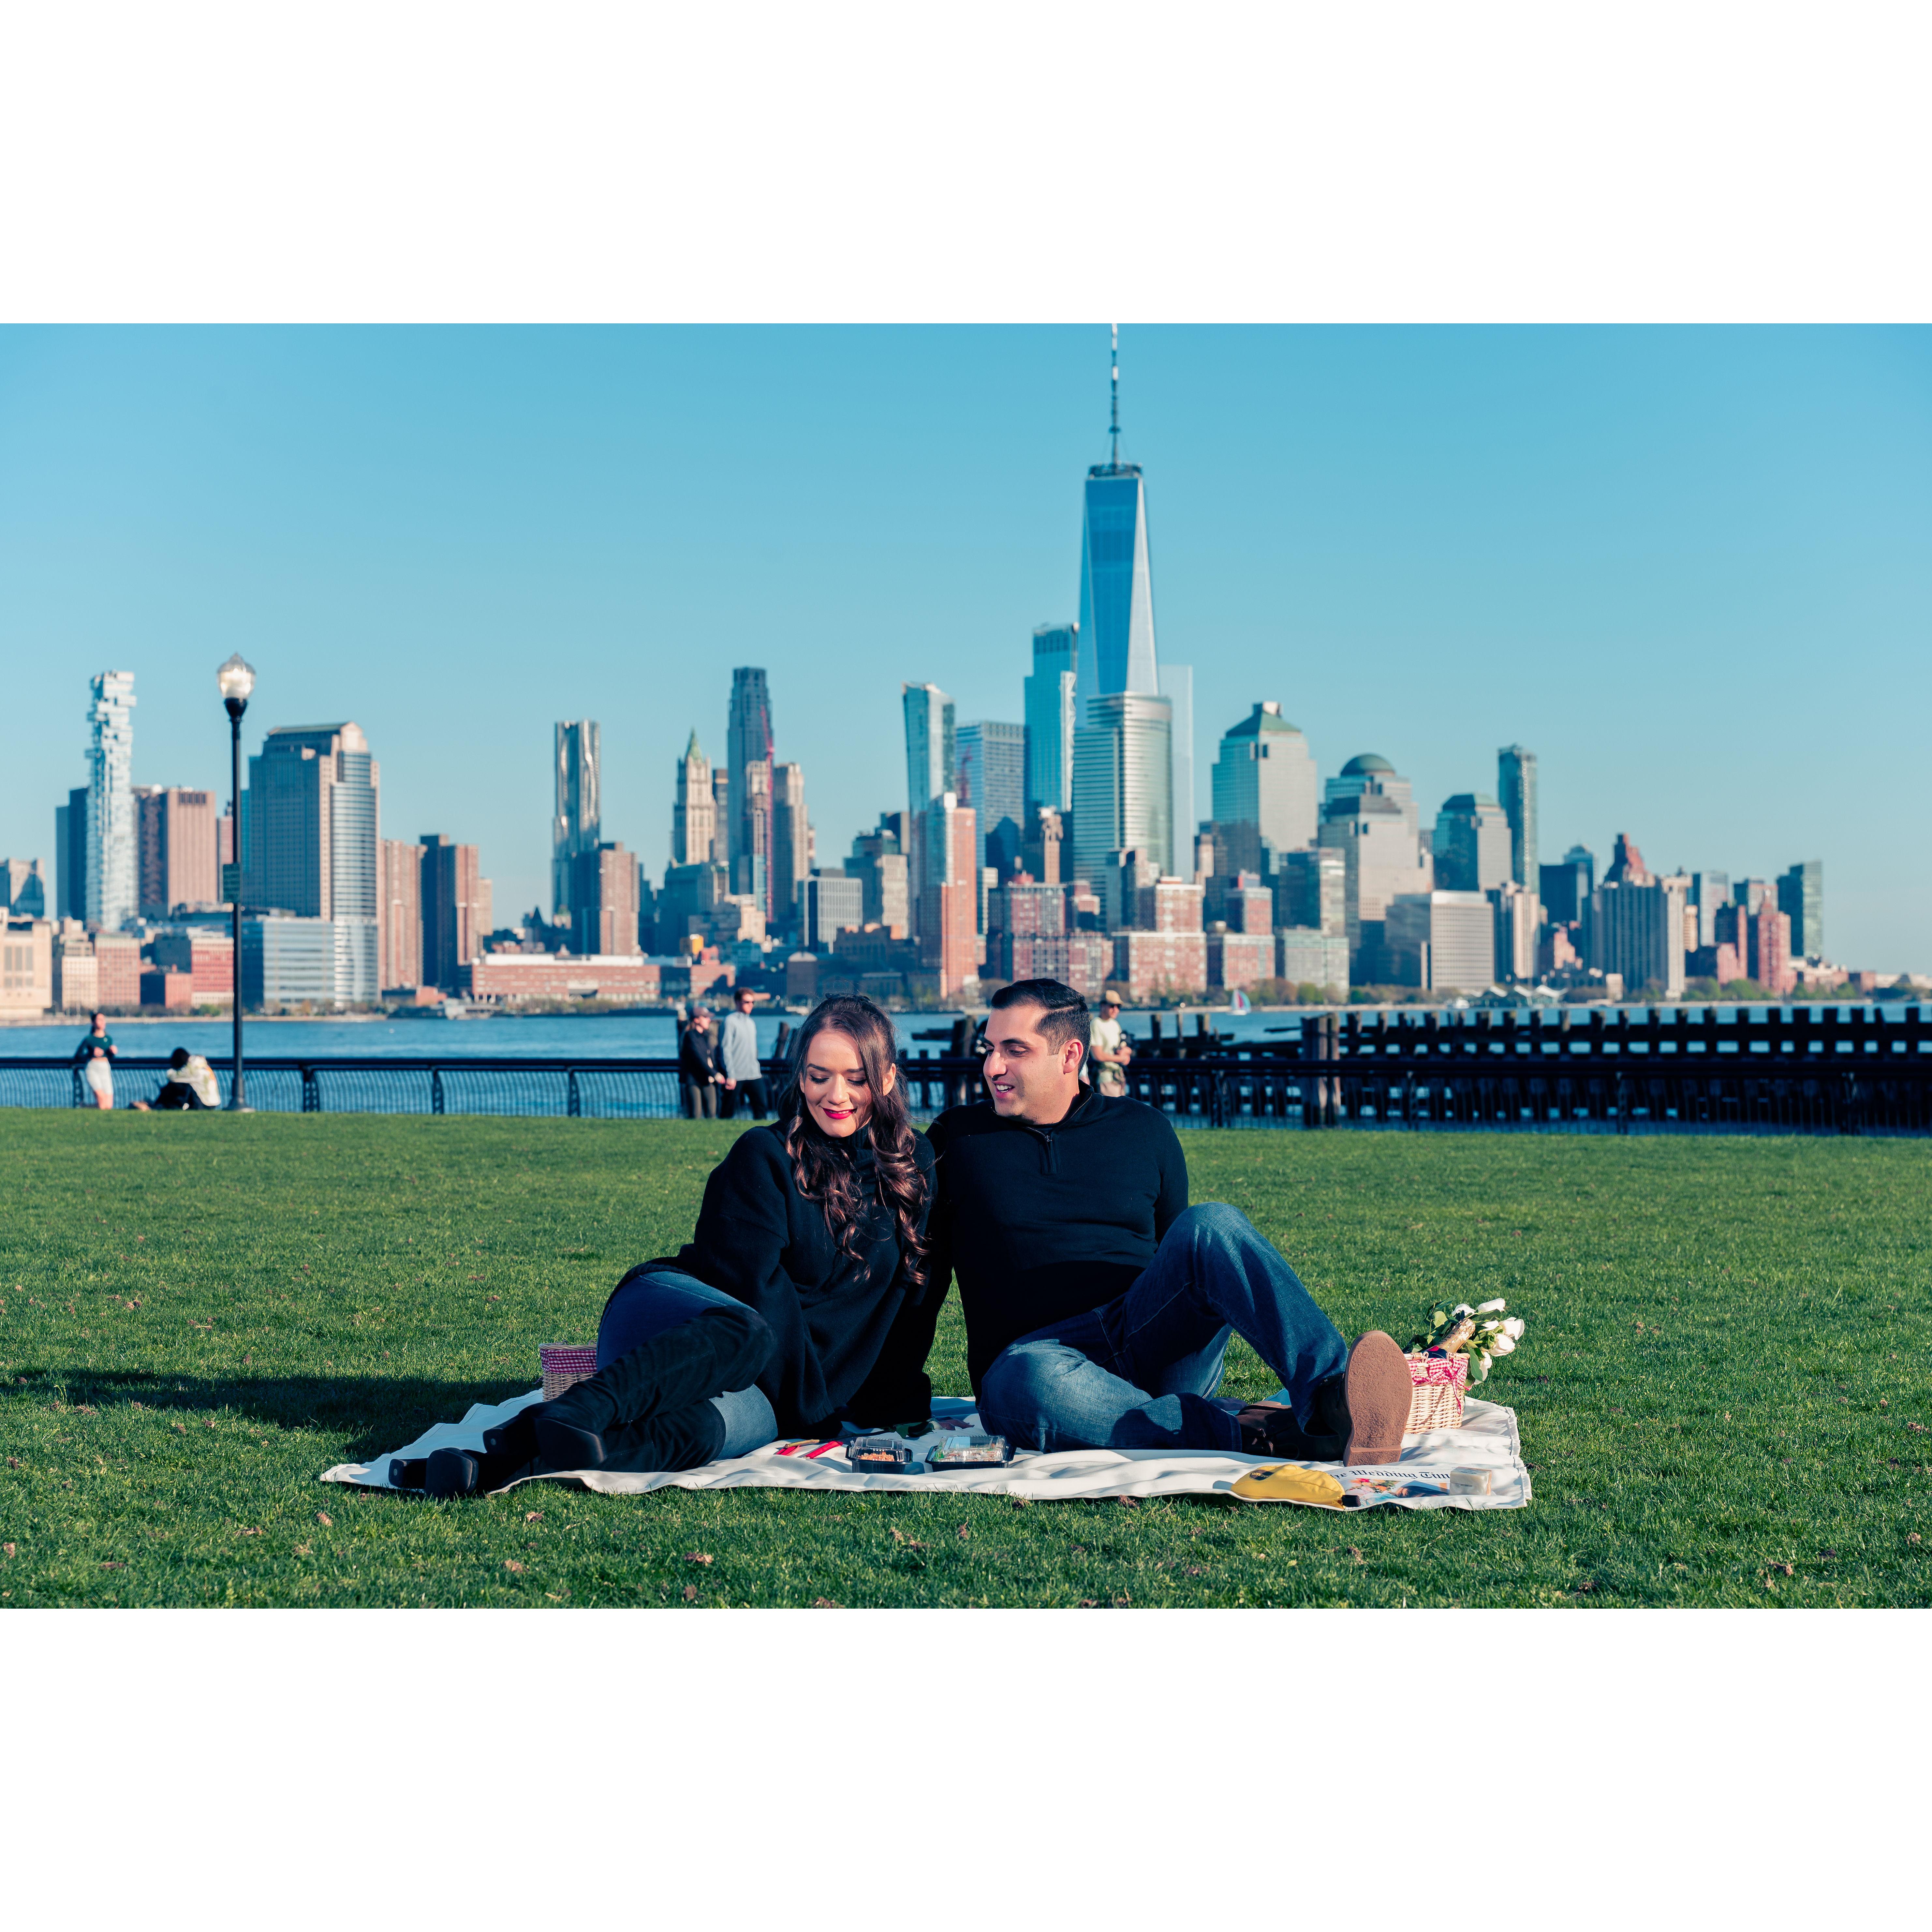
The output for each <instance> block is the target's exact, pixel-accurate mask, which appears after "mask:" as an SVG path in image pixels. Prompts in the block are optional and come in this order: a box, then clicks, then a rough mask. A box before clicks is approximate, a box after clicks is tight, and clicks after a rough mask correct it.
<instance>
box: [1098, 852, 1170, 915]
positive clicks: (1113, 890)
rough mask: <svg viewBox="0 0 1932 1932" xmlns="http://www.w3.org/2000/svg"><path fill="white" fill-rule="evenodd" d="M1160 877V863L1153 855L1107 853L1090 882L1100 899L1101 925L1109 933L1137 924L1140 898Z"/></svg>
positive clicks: (1149, 853)
mask: <svg viewBox="0 0 1932 1932" xmlns="http://www.w3.org/2000/svg"><path fill="white" fill-rule="evenodd" d="M1160 877H1161V864H1160V859H1159V858H1158V856H1156V855H1155V854H1154V853H1151V852H1110V853H1108V854H1107V857H1106V863H1105V864H1104V865H1102V866H1101V868H1100V871H1099V872H1098V874H1097V876H1096V877H1094V880H1093V881H1092V883H1093V885H1094V888H1095V889H1096V891H1097V892H1098V894H1099V895H1100V924H1101V926H1103V928H1104V929H1106V931H1107V932H1124V931H1125V930H1126V929H1127V928H1128V927H1129V926H1138V925H1139V923H1140V922H1141V921H1140V907H1141V895H1142V892H1146V891H1148V890H1151V889H1152V888H1153V887H1154V886H1155V885H1156V884H1157V883H1159V881H1160Z"/></svg>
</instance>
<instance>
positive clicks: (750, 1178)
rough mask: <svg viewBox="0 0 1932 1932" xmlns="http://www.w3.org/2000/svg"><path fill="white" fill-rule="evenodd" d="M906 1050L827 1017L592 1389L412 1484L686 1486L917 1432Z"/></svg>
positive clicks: (600, 1353)
mask: <svg viewBox="0 0 1932 1932" xmlns="http://www.w3.org/2000/svg"><path fill="white" fill-rule="evenodd" d="M896 1044H897V1043H896V1040H895V1037H894V1034H893V1031H892V1022H891V1021H890V1020H889V1019H888V1018H887V1017H886V1015H885V1014H884V1013H883V1012H882V1011H881V1010H880V1009H879V1008H878V1007H876V1006H875V1005H874V1004H873V1003H872V1002H871V1001H870V1000H865V999H846V998H835V999H828V1000H824V1001H820V1004H818V1006H817V1007H816V1008H815V1009H814V1010H813V1012H812V1013H811V1016H810V1017H809V1018H808V1019H807V1020H806V1021H805V1025H804V1026H803V1027H802V1028H801V1029H800V1030H799V1038H798V1045H797V1049H796V1053H795V1054H794V1055H793V1061H792V1070H791V1073H790V1078H789V1079H788V1080H787V1084H786V1086H785V1088H784V1092H783V1094H781V1097H780V1099H779V1102H778V1113H777V1118H775V1120H773V1121H771V1122H770V1123H769V1124H764V1125H761V1126H759V1127H754V1128H752V1129H751V1130H749V1131H748V1133H745V1134H743V1135H742V1136H740V1137H739V1139H737V1140H736V1142H733V1145H732V1148H731V1151H730V1153H729V1154H727V1155H726V1156H725V1157H724V1160H722V1161H721V1163H719V1164H718V1166H717V1167H715V1169H712V1173H711V1178H709V1180H708V1181H706V1183H705V1187H704V1202H703V1206H702V1207H701V1208H700V1209H699V1211H698V1216H697V1229H696V1231H695V1232H694V1234H693V1235H692V1238H691V1240H690V1241H688V1243H686V1244H685V1246H684V1247H682V1249H681V1250H679V1252H678V1253H677V1254H676V1255H675V1256H668V1257H665V1258H664V1259H659V1260H657V1261H652V1262H644V1263H643V1264H642V1265H640V1266H639V1267H637V1268H633V1269H631V1271H630V1272H629V1273H628V1274H626V1275H625V1277H624V1278H623V1280H622V1281H620V1282H619V1283H618V1284H617V1286H616V1289H614V1290H613V1292H612V1294H611V1295H610V1300H609V1301H607V1303H606V1304H604V1315H603V1319H602V1321H601V1323H600V1325H599V1326H598V1333H597V1364H598V1367H597V1373H595V1375H593V1376H590V1377H589V1379H587V1380H586V1381H583V1382H579V1383H577V1385H575V1386H574V1387H573V1388H569V1389H567V1390H565V1392H564V1393H563V1394H562V1395H560V1396H559V1397H557V1398H556V1400H555V1401H553V1402H547V1403H534V1404H532V1406H530V1407H529V1408H527V1409H523V1410H522V1411H520V1412H519V1413H518V1414H517V1415H516V1416H515V1417H514V1418H512V1419H511V1421H509V1422H508V1423H507V1424H504V1425H503V1426H502V1427H501V1428H499V1429H495V1430H490V1431H489V1432H488V1433H487V1434H486V1435H485V1436H484V1453H483V1454H482V1455H481V1456H480V1457H479V1456H476V1455H474V1454H470V1453H469V1452H468V1451H463V1450H458V1449H440V1450H438V1451H437V1452H436V1453H435V1454H434V1455H432V1456H431V1457H428V1458H427V1459H425V1464H424V1466H423V1467H422V1469H420V1470H419V1471H414V1472H412V1471H410V1470H408V1469H404V1470H403V1471H401V1475H402V1476H403V1477H404V1479H405V1480H406V1481H414V1480H419V1481H421V1482H422V1485H423V1487H425V1488H426V1489H428V1490H429V1491H430V1493H431V1494H432V1495H437V1496H456V1495H466V1494H469V1493H472V1492H474V1491H477V1490H490V1489H496V1488H500V1487H502V1485H503V1484H505V1483H506V1482H509V1481H514V1479H515V1478H517V1476H519V1475H541V1474H543V1473H544V1472H563V1471H571V1470H580V1469H615V1470H628V1471H635V1470H657V1469H694V1468H696V1467H697V1466H698V1465H699V1464H700V1463H709V1462H711V1461H713V1460H715V1459H717V1458H718V1457H731V1456H742V1455H744V1454H746V1453H747V1452H748V1451H750V1450H752V1449H754V1448H758V1447H759V1446H760V1445H762V1444H763V1443H766V1442H772V1440H774V1439H775V1438H777V1437H778V1436H832V1435H836V1434H837V1433H838V1424H839V1422H840V1421H841V1419H843V1418H854V1419H863V1420H865V1421H868V1422H871V1423H874V1424H878V1425H880V1426H885V1427H889V1426H891V1425H893V1424H901V1423H914V1422H922V1421H925V1420H926V1418H928V1416H929V1414H930V1412H931V1409H932V1385H931V1384H930V1383H929V1382H928V1381H927V1379H926V1374H925V1367H924V1365H925V1361H926V1352H927V1350H928V1349H929V1348H930V1347H931V1346H932V1333H933V1325H934V1322H935V1319H937V1316H938V1306H939V1298H938V1296H937V1295H933V1294H932V1293H931V1292H929V1286H928V1281H927V1274H926V1214H927V1211H928V1209H929V1205H930V1202H931V1197H932V1150H931V1149H930V1148H929V1147H928V1146H927V1145H926V1141H925V1139H923V1137H922V1136H920V1135H919V1134H918V1133H916V1132H914V1130H913V1126H912V1123H911V1121H910V1118H909V1117H908V1115H907V1112H906V1104H905V1095H904V1091H903V1090H902V1089H901V1087H900V1086H899V1084H898V1064H897V1058H896Z"/></svg>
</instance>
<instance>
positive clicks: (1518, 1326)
mask: <svg viewBox="0 0 1932 1932" xmlns="http://www.w3.org/2000/svg"><path fill="white" fill-rule="evenodd" d="M1503 1333H1504V1334H1505V1335H1507V1336H1508V1337H1509V1338H1510V1340H1511V1341H1512V1342H1520V1341H1521V1340H1523V1317H1522V1316H1520V1315H1512V1316H1511V1317H1510V1319H1508V1321H1507V1322H1505V1323H1504V1324H1503Z"/></svg>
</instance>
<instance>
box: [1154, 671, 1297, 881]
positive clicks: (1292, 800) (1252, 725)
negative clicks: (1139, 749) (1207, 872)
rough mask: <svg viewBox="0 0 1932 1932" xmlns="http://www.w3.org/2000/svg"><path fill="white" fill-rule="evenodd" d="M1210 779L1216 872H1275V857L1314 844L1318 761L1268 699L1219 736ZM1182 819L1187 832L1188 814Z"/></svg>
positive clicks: (1274, 704) (1189, 824) (1191, 820)
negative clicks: (1218, 748)
mask: <svg viewBox="0 0 1932 1932" xmlns="http://www.w3.org/2000/svg"><path fill="white" fill-rule="evenodd" d="M1213 822H1214V847H1215V865H1214V869H1215V870H1216V871H1217V872H1263V873H1269V872H1272V871H1274V854H1275V853H1282V852H1292V851H1297V850H1302V849H1304V848H1305V847H1308V846H1310V845H1313V844H1314V843H1315V840H1316V833H1317V832H1318V831H1319V829H1320V812H1319V807H1318V805H1317V803H1316V774H1315V760H1314V758H1313V755H1312V754H1310V751H1309V749H1308V740H1307V738H1305V737H1304V736H1303V735H1302V733H1301V731H1300V730H1298V729H1297V728H1296V727H1295V726H1294V725H1292V724H1290V723H1289V721H1288V720H1287V719H1286V718H1284V717H1283V715H1281V706H1280V705H1279V704H1278V703H1276V702H1275V701H1274V700H1273V699H1272V698H1268V699H1265V700H1263V701H1262V703H1259V704H1257V705H1256V706H1255V708H1254V709H1253V711H1252V712H1250V713H1249V714H1248V715H1247V717H1246V718H1243V719H1242V720H1241V722H1240V723H1239V724H1236V725H1234V726H1232V727H1230V728H1229V730H1226V731H1225V732H1223V733H1222V735H1221V745H1220V752H1219V753H1218V754H1217V757H1216V758H1215V760H1214V821H1213ZM1193 823H1194V820H1193V817H1192V815H1191V814H1190V817H1189V818H1188V820H1187V826H1188V828H1189V830H1190V833H1191V832H1192V830H1193Z"/></svg>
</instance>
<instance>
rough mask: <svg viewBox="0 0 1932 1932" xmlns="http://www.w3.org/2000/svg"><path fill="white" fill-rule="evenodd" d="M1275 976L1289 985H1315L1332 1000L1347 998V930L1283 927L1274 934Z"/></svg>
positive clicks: (1338, 1000)
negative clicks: (1345, 931)
mask: <svg viewBox="0 0 1932 1932" xmlns="http://www.w3.org/2000/svg"><path fill="white" fill-rule="evenodd" d="M1274 944H1275V965H1274V976H1275V977H1276V978H1277V980H1280V981H1281V982H1282V983H1283V985H1285V986H1318V987H1319V988H1321V989H1322V991H1323V992H1324V993H1325V995H1327V996H1328V998H1330V999H1331V1000H1333V1001H1336V1002H1338V1003H1339V1002H1340V1001H1344V1000H1346V999H1347V998H1348V997H1349V939H1348V935H1346V933H1342V932H1319V931H1317V930H1316V929H1315V928H1313V927H1312V926H1283V927H1282V928H1281V929H1280V931H1278V932H1277V933H1276V935H1275V936H1274Z"/></svg>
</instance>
